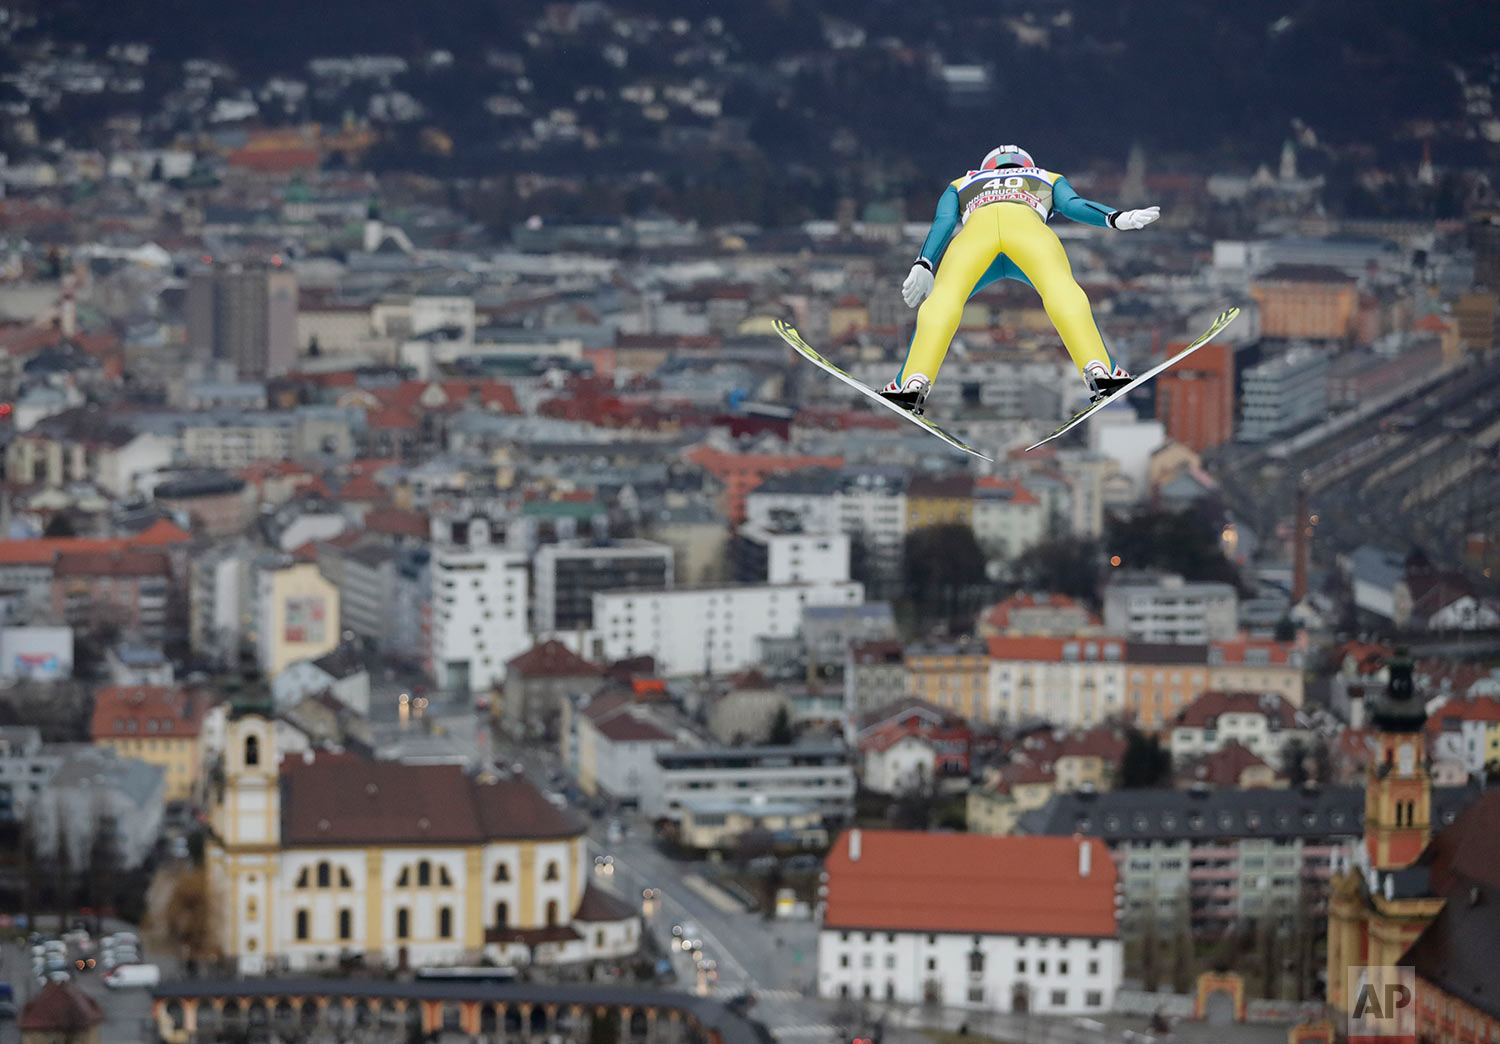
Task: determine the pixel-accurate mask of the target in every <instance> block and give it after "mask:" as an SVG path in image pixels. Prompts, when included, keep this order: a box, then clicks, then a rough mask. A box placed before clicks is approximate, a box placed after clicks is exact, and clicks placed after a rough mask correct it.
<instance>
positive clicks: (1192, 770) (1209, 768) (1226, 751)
mask: <svg viewBox="0 0 1500 1044" xmlns="http://www.w3.org/2000/svg"><path fill="white" fill-rule="evenodd" d="M1175 770H1176V775H1177V783H1178V785H1179V786H1191V785H1193V784H1197V783H1202V784H1204V785H1206V786H1210V787H1218V788H1221V789H1224V790H1249V789H1251V788H1253V787H1274V786H1277V785H1278V783H1279V782H1280V781H1279V779H1278V777H1277V774H1276V769H1274V768H1273V767H1272V766H1270V765H1268V764H1267V763H1266V762H1265V760H1264V759H1262V758H1260V757H1258V756H1257V755H1256V754H1255V753H1254V752H1253V751H1251V750H1249V749H1248V748H1246V747H1243V746H1241V745H1240V744H1239V743H1236V742H1231V743H1226V744H1225V745H1224V746H1222V747H1220V748H1219V749H1218V750H1215V751H1212V752H1210V753H1208V754H1202V755H1199V756H1197V757H1189V758H1185V759H1184V760H1183V761H1181V762H1179V763H1178V764H1177V765H1176V766H1175Z"/></svg>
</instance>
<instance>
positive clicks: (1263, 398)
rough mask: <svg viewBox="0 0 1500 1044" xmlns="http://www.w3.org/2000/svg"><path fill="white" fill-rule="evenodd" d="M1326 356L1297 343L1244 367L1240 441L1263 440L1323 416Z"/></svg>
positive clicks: (1238, 437) (1294, 429)
mask: <svg viewBox="0 0 1500 1044" xmlns="http://www.w3.org/2000/svg"><path fill="white" fill-rule="evenodd" d="M1328 366H1329V357H1328V355H1327V353H1325V352H1323V351H1321V350H1319V349H1316V348H1311V347H1308V346H1306V345H1298V346H1296V347H1294V348H1291V349H1289V350H1288V351H1287V352H1286V353H1285V354H1283V355H1278V356H1276V357H1275V358H1272V359H1267V360H1266V361H1265V362H1263V363H1261V364H1260V365H1258V366H1252V367H1251V368H1250V369H1248V370H1246V371H1245V373H1244V376H1243V379H1242V389H1243V391H1242V394H1241V396H1240V403H1241V406H1240V426H1239V430H1238V431H1237V432H1236V433H1235V437H1236V438H1237V439H1238V440H1239V441H1241V442H1265V441H1267V440H1268V439H1271V438H1274V437H1275V436H1277V435H1284V434H1289V433H1291V432H1293V431H1296V430H1298V429H1299V428H1304V427H1306V426H1308V425H1309V424H1312V423H1314V422H1316V421H1319V420H1321V419H1322V418H1323V416H1324V413H1325V412H1326V410H1327V397H1328V396H1327V386H1328Z"/></svg>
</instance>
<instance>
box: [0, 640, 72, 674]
mask: <svg viewBox="0 0 1500 1044" xmlns="http://www.w3.org/2000/svg"><path fill="white" fill-rule="evenodd" d="M72 676H73V629H72V628H71V627H4V628H0V679H4V680H6V681H13V680H15V679H18V678H30V679H34V680H37V681H57V680H60V679H63V678H71V677H72Z"/></svg>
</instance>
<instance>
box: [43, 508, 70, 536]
mask: <svg viewBox="0 0 1500 1044" xmlns="http://www.w3.org/2000/svg"><path fill="white" fill-rule="evenodd" d="M77 535H78V531H77V530H76V529H74V528H73V520H72V519H70V518H69V517H68V516H67V515H64V514H61V513H59V514H56V515H53V516H52V517H51V518H50V519H48V520H47V525H46V527H45V528H43V530H42V536H48V537H72V536H77Z"/></svg>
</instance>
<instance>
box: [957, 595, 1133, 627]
mask: <svg viewBox="0 0 1500 1044" xmlns="http://www.w3.org/2000/svg"><path fill="white" fill-rule="evenodd" d="M1102 626H1103V623H1102V621H1100V619H1099V617H1098V615H1097V614H1095V613H1092V612H1090V611H1089V609H1088V607H1087V606H1083V605H1079V604H1078V603H1077V602H1075V601H1074V600H1073V599H1071V598H1069V597H1068V596H1067V595H1063V594H1031V593H1030V592H1026V591H1022V592H1020V593H1019V594H1013V595H1011V596H1010V597H1009V598H1007V599H1006V600H1005V601H1003V602H998V603H996V604H995V605H992V606H990V607H989V608H988V609H986V610H985V611H984V612H983V613H981V614H980V616H979V624H978V633H979V637H981V638H991V637H996V636H1001V635H1004V636H1008V637H1012V638H1019V637H1026V636H1035V637H1062V636H1064V635H1079V634H1089V633H1093V632H1096V631H1097V630H1098V629H1099V628H1100V627H1102Z"/></svg>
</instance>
